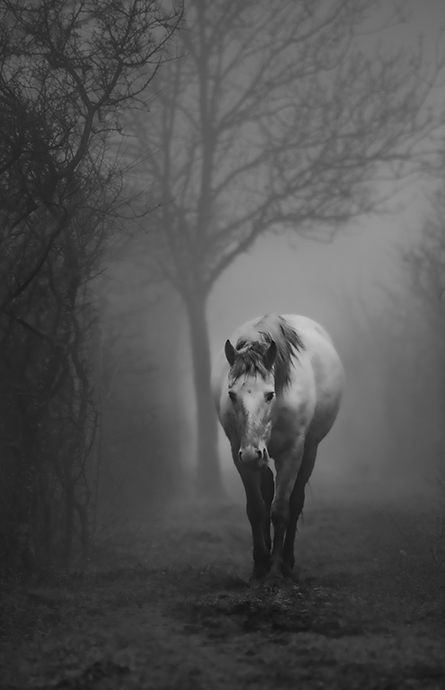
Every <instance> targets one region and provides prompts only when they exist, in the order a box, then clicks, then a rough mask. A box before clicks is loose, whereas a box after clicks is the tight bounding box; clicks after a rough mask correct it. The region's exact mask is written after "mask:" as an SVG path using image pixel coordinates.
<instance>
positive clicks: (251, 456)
mask: <svg viewBox="0 0 445 690" xmlns="http://www.w3.org/2000/svg"><path fill="white" fill-rule="evenodd" d="M238 459H239V461H240V462H241V463H242V464H243V465H245V467H248V468H249V469H251V470H262V469H264V468H265V467H267V466H268V464H269V453H268V452H267V450H266V448H263V449H260V448H257V447H255V446H244V448H240V449H239V451H238Z"/></svg>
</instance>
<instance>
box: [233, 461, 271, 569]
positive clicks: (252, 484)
mask: <svg viewBox="0 0 445 690" xmlns="http://www.w3.org/2000/svg"><path fill="white" fill-rule="evenodd" d="M235 465H236V467H237V470H238V472H239V473H240V476H241V479H242V482H243V484H244V489H245V492H246V512H247V517H248V518H249V522H250V526H251V528H252V540H253V573H252V578H251V579H252V580H258V579H261V578H263V577H264V576H265V575H267V573H268V572H269V568H270V537H269V539H268V531H267V529H266V526H267V525H269V523H270V501H268V500H267V497H266V501H265V500H264V498H263V491H264V483H265V481H267V483H269V482H268V479H265V477H264V476H263V475H264V473H265V472H268V473H270V470H269V468H265V470H262V471H257V470H250V469H246V468H245V467H242V466H241V465H240V463H239V462H238V461H237V460H235ZM270 474H271V473H270ZM262 485H263V491H262V490H261V489H262ZM268 542H269V543H268Z"/></svg>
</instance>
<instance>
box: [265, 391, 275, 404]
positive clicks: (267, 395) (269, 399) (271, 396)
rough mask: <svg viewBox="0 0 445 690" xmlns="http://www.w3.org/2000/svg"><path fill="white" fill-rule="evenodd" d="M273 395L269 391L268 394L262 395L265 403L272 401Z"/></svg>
mask: <svg viewBox="0 0 445 690" xmlns="http://www.w3.org/2000/svg"><path fill="white" fill-rule="evenodd" d="M274 395H275V393H274V392H273V391H269V393H264V397H265V399H266V402H270V401H271V400H273V397H274Z"/></svg>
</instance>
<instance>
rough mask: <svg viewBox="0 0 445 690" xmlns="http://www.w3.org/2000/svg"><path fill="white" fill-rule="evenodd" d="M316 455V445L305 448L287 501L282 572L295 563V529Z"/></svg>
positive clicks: (287, 570) (285, 571) (285, 572)
mask: <svg viewBox="0 0 445 690" xmlns="http://www.w3.org/2000/svg"><path fill="white" fill-rule="evenodd" d="M316 457H317V446H312V447H310V448H305V450H304V455H303V461H302V463H301V467H300V470H299V472H298V475H297V479H296V481H295V485H294V488H293V490H292V493H291V497H290V501H289V522H288V524H287V530H286V537H285V539H284V547H283V568H282V570H283V574H284V575H287V574H289V573H290V572H291V570H292V569H293V567H294V564H295V557H294V542H295V534H296V531H297V522H298V518H299V517H300V514H301V511H302V510H303V506H304V492H305V487H306V484H307V482H308V481H309V478H310V476H311V474H312V470H313V469H314V464H315V459H316Z"/></svg>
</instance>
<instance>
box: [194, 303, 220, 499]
mask: <svg viewBox="0 0 445 690" xmlns="http://www.w3.org/2000/svg"><path fill="white" fill-rule="evenodd" d="M186 305H187V312H188V317H189V326H190V343H191V349H192V361H193V381H194V386H195V396H196V414H197V430H198V439H197V440H198V458H197V477H196V485H197V488H198V491H199V492H200V493H201V494H202V495H204V496H212V497H215V498H216V497H222V496H223V495H224V489H223V484H222V477H221V468H220V464H219V457H218V422H217V417H216V412H215V406H214V404H213V398H212V391H211V387H210V370H211V364H210V342H209V333H208V328H207V319H206V296H202V295H199V294H196V293H195V294H194V295H193V296H187V300H186Z"/></svg>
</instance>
